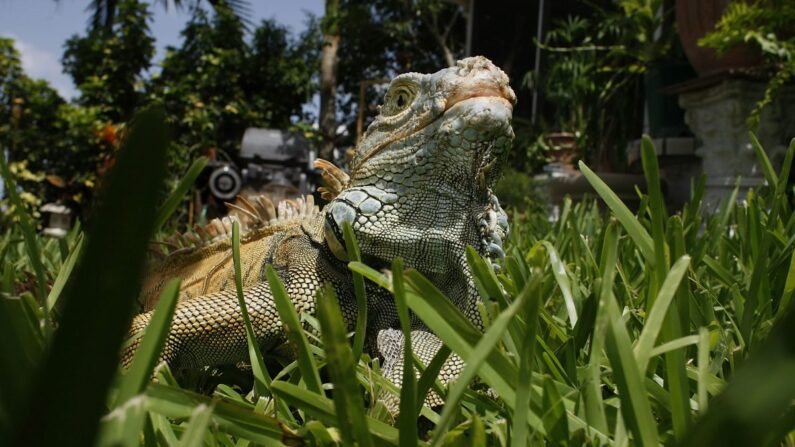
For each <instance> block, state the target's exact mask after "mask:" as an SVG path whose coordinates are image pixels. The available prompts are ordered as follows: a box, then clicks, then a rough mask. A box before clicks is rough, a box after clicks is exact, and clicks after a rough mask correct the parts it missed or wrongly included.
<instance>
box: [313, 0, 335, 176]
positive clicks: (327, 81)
mask: <svg viewBox="0 0 795 447" xmlns="http://www.w3.org/2000/svg"><path fill="white" fill-rule="evenodd" d="M338 9H339V0H326V16H325V17H324V18H323V48H322V52H321V59H320V135H321V136H322V138H323V141H322V143H321V145H320V153H319V154H318V155H319V157H320V158H324V159H326V160H329V161H333V155H334V141H335V137H336V133H337V50H338V49H339V46H340V35H339V25H338Z"/></svg>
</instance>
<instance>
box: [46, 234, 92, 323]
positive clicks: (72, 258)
mask: <svg viewBox="0 0 795 447" xmlns="http://www.w3.org/2000/svg"><path fill="white" fill-rule="evenodd" d="M84 240H85V238H83V237H82V235H81V236H78V240H77V244H75V247H74V248H73V249H72V251H71V253H69V256H68V257H67V258H66V260H65V261H64V263H63V265H62V266H61V269H60V270H59V271H58V276H56V277H55V282H54V283H53V285H52V288H51V289H50V294H49V295H47V309H48V310H49V311H52V309H53V308H54V307H55V304H56V303H57V302H58V298H60V297H61V292H63V288H64V286H65V285H66V281H67V280H68V279H69V277H70V276H71V275H72V270H73V269H74V267H75V262H77V259H78V258H79V257H80V253H81V251H82V250H83V241H84Z"/></svg>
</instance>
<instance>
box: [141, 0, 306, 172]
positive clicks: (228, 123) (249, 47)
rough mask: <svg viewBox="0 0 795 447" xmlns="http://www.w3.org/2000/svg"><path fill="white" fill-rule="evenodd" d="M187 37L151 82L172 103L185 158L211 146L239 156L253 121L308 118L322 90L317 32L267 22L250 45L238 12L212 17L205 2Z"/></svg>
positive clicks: (153, 92)
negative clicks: (307, 106)
mask: <svg viewBox="0 0 795 447" xmlns="http://www.w3.org/2000/svg"><path fill="white" fill-rule="evenodd" d="M182 38H183V40H182V44H181V46H180V47H179V48H174V47H169V48H168V49H167V54H166V57H165V59H164V60H163V62H162V71H161V73H160V74H159V75H156V76H154V77H153V78H152V81H151V82H150V83H149V86H148V88H149V95H150V99H152V100H155V101H162V102H163V103H164V105H165V107H166V110H167V112H168V115H169V118H170V119H171V120H172V121H173V123H174V125H175V128H176V130H177V138H176V141H177V143H178V144H179V146H180V147H181V148H182V150H181V151H180V153H181V154H182V157H183V158H186V157H187V156H188V155H189V154H190V153H193V152H195V151H200V150H205V149H209V148H218V149H220V150H221V151H222V152H224V153H225V154H227V156H229V157H234V156H235V155H236V154H237V152H238V149H239V144H240V140H241V138H242V136H243V132H244V131H245V129H246V128H247V127H251V126H257V127H279V128H286V127H289V126H290V125H291V123H292V122H293V121H297V120H299V119H301V118H302V117H303V116H302V105H303V104H304V103H305V102H307V100H308V99H309V98H310V97H311V95H312V93H313V92H314V91H315V87H314V84H313V83H312V76H313V74H314V73H315V70H316V67H317V63H316V59H317V51H316V50H311V49H310V47H311V45H310V43H313V39H314V37H313V35H312V34H311V33H307V34H306V35H304V36H301V38H300V39H298V40H295V39H293V38H292V37H291V36H290V35H289V33H288V31H287V29H286V28H284V27H282V26H280V25H278V24H277V23H275V22H273V21H270V20H265V21H263V22H262V23H261V24H260V26H259V27H257V28H256V29H255V30H254V36H253V39H252V40H251V42H250V43H249V42H247V40H246V33H245V31H244V28H243V24H242V22H241V20H240V19H239V18H238V17H237V16H236V15H235V14H234V13H233V12H232V11H231V10H227V9H223V8H221V9H217V10H216V12H215V14H214V15H213V16H212V17H210V16H209V15H208V14H207V12H206V11H204V10H203V9H202V8H199V7H197V8H194V10H193V12H192V16H191V19H190V21H189V22H188V24H187V25H186V27H185V29H184V30H183V31H182Z"/></svg>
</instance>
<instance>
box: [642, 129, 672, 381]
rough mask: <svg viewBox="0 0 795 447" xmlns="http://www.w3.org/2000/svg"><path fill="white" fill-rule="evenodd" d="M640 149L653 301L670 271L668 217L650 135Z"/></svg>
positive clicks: (652, 302) (643, 141) (643, 139)
mask: <svg viewBox="0 0 795 447" xmlns="http://www.w3.org/2000/svg"><path fill="white" fill-rule="evenodd" d="M640 148H641V151H640V152H641V159H642V162H643V174H644V175H645V176H646V185H647V188H648V190H649V214H650V216H651V238H652V243H653V246H654V261H653V262H654V270H653V274H654V281H651V282H649V295H648V297H649V298H650V299H651V300H653V299H654V298H656V296H657V293H658V291H659V288H660V287H661V285H662V283H663V280H664V278H665V275H666V272H667V270H668V256H667V249H668V247H667V245H666V243H665V221H666V219H667V218H668V217H667V213H666V211H665V203H664V201H663V196H662V188H661V187H660V170H659V167H658V166H657V152H656V151H655V150H654V143H652V141H651V138H649V136H648V135H643V138H642V139H641V144H640ZM653 305H654V301H650V302H647V303H646V309H647V310H649V309H651V308H652V306H653ZM664 315H665V312H663V316H664ZM641 366H643V365H641Z"/></svg>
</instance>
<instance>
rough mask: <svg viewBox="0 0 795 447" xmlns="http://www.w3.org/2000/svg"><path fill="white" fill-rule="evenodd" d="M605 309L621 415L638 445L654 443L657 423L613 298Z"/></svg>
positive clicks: (655, 442) (611, 360)
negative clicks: (608, 319) (608, 322)
mask: <svg viewBox="0 0 795 447" xmlns="http://www.w3.org/2000/svg"><path fill="white" fill-rule="evenodd" d="M608 312H609V315H610V324H609V328H608V331H607V339H606V342H607V343H606V346H607V356H608V358H609V359H610V364H611V365H612V366H613V379H614V380H615V382H616V385H617V387H618V392H619V395H620V396H621V414H622V415H623V417H624V421H625V422H626V424H627V426H628V427H629V429H630V431H632V433H633V434H634V435H635V441H636V442H637V443H638V444H639V445H642V446H657V445H659V438H658V436H657V422H656V421H655V420H654V416H652V413H651V405H650V404H649V399H648V396H647V393H646V389H645V387H644V385H643V378H642V375H641V370H640V368H639V365H638V364H637V362H636V361H635V356H634V355H632V347H631V343H630V338H629V334H628V333H627V328H626V326H624V322H623V320H622V319H621V313H620V312H619V310H618V305H617V303H616V302H615V299H611V300H610V302H609V305H608Z"/></svg>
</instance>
